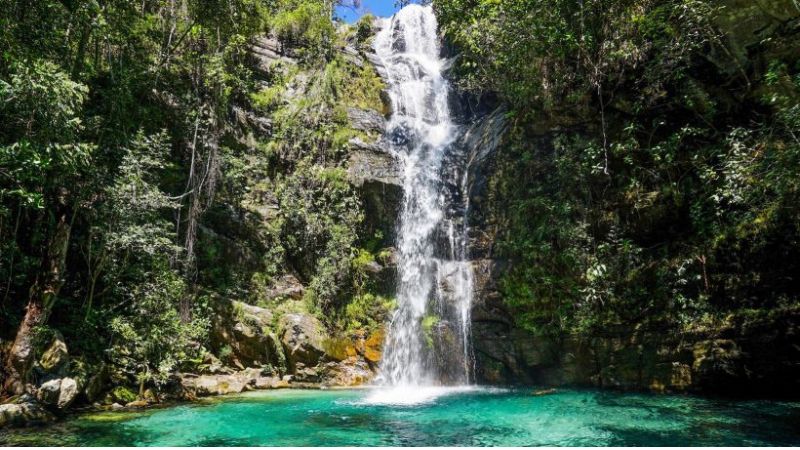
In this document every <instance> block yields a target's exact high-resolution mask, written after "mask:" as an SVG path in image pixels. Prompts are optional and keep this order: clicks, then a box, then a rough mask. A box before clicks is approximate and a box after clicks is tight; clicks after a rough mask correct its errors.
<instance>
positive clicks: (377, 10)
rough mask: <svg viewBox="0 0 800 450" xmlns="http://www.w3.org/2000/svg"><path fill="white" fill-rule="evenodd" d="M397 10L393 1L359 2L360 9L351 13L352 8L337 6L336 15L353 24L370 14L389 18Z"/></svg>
mask: <svg viewBox="0 0 800 450" xmlns="http://www.w3.org/2000/svg"><path fill="white" fill-rule="evenodd" d="M395 11H397V8H395V7H394V0H361V8H359V9H358V10H356V11H353V9H352V8H344V7H341V6H338V7H337V8H336V13H337V14H338V15H339V17H341V18H343V19H344V20H345V21H346V22H350V23H352V22H355V21H356V20H358V18H359V17H361V16H363V15H364V14H366V13H372V14H374V15H376V16H379V17H389V16H391V15H392V14H394V12H395Z"/></svg>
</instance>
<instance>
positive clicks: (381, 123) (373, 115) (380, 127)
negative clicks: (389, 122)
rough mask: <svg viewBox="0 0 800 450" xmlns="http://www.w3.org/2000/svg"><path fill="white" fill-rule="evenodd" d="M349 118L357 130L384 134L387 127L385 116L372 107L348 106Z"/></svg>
mask: <svg viewBox="0 0 800 450" xmlns="http://www.w3.org/2000/svg"><path fill="white" fill-rule="evenodd" d="M347 118H348V119H349V120H350V125H351V126H352V127H353V128H355V129H356V130H361V131H366V132H368V133H375V134H382V133H383V131H384V128H385V127H386V120H385V119H384V118H383V116H382V115H381V114H380V113H379V112H377V111H374V110H371V109H359V108H347Z"/></svg>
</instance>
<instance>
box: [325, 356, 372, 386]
mask: <svg viewBox="0 0 800 450" xmlns="http://www.w3.org/2000/svg"><path fill="white" fill-rule="evenodd" d="M374 376H375V373H374V372H373V371H372V370H370V367H369V365H368V364H367V362H366V361H364V360H362V359H359V358H357V357H350V358H347V359H345V360H344V361H341V362H329V363H328V364H326V365H325V367H324V380H323V381H324V383H325V385H328V386H360V385H363V384H366V383H368V382H369V381H371V380H372V378H373V377H374Z"/></svg>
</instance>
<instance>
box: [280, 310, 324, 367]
mask: <svg viewBox="0 0 800 450" xmlns="http://www.w3.org/2000/svg"><path fill="white" fill-rule="evenodd" d="M279 329H280V330H281V343H282V344H283V347H284V350H285V352H286V358H287V362H288V363H289V368H290V369H291V370H294V368H295V367H296V366H297V364H298V363H302V364H304V365H306V366H315V365H316V364H317V362H319V360H320V358H322V357H323V356H324V354H325V348H324V340H325V339H324V337H325V335H324V331H323V330H324V328H323V327H322V324H321V323H320V322H319V320H317V318H316V317H314V316H312V315H310V314H303V313H295V314H286V315H284V316H283V317H281V320H280V326H279Z"/></svg>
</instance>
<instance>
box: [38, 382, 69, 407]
mask: <svg viewBox="0 0 800 450" xmlns="http://www.w3.org/2000/svg"><path fill="white" fill-rule="evenodd" d="M79 391H80V390H79V389H78V382H77V381H75V379H73V378H60V379H56V380H50V381H48V382H46V383H43V384H42V385H41V386H39V390H38V391H37V394H36V397H37V398H38V399H39V401H40V402H42V403H43V404H45V405H48V406H55V407H56V408H58V409H65V408H67V407H69V405H71V404H72V402H74V401H75V399H76V398H77V397H78V393H79Z"/></svg>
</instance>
